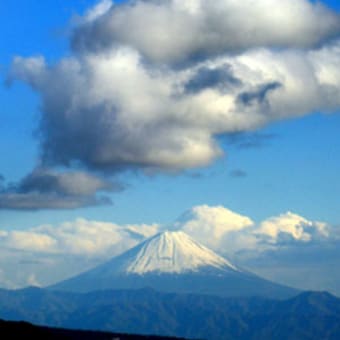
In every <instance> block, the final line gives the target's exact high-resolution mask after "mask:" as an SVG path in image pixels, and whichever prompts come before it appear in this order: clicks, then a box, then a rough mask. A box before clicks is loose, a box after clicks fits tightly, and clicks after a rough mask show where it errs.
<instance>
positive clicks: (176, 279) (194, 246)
mask: <svg viewBox="0 0 340 340" xmlns="http://www.w3.org/2000/svg"><path fill="white" fill-rule="evenodd" d="M48 288H49V289H53V290H59V291H70V292H77V293H86V292H91V291H98V290H111V289H115V290H117V289H141V288H152V289H155V290H158V291H164V292H172V293H192V294H208V295H217V296H224V297H245V296H262V297H270V298H287V297H291V296H294V295H296V294H297V293H298V291H297V290H295V289H293V288H290V287H286V286H282V285H279V284H276V283H273V282H271V281H268V280H265V279H263V278H260V277H258V276H256V275H254V274H252V273H250V272H248V271H245V270H242V269H241V268H238V267H237V266H235V265H233V264H232V263H231V262H229V261H228V260H226V259H225V258H224V257H221V256H219V255H218V254H216V253H214V252H213V251H212V250H210V249H208V248H206V247H205V246H203V245H201V244H199V243H198V242H196V241H195V240H193V239H192V238H191V237H190V236H188V235H187V234H185V233H184V232H181V231H173V232H170V231H166V232H163V233H160V234H157V235H155V236H153V237H151V238H149V239H147V240H146V241H144V242H143V243H141V244H139V245H137V246H135V247H134V248H132V249H130V250H128V251H127V252H125V253H123V254H121V255H119V256H117V257H114V258H112V259H111V260H109V261H108V262H106V263H104V264H102V265H99V266H98V267H95V268H94V269H91V270H89V271H87V272H84V273H82V274H80V275H78V276H75V277H73V278H70V279H67V280H65V281H62V282H60V283H57V284H55V285H53V286H50V287H48Z"/></svg>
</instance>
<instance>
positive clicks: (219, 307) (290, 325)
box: [0, 288, 340, 340]
mask: <svg viewBox="0 0 340 340" xmlns="http://www.w3.org/2000/svg"><path fill="white" fill-rule="evenodd" d="M0 318H2V319H6V320H26V321H29V322H32V323H35V324H40V325H48V326H58V327H65V328H72V329H92V330H103V331H113V332H119V333H130V334H131V333H135V334H155V335H163V336H166V335H169V336H178V337H185V338H193V339H197V338H198V339H209V340H210V339H213V340H219V339H223V340H225V339H227V340H228V339H247V340H248V339H250V340H251V339H261V340H262V339H266V340H267V339H268V340H270V339H275V340H277V339H278V340H280V339H282V340H283V339H284V340H286V339H289V340H301V339H315V340H316V339H317V340H320V339H322V340H328V339H334V340H338V339H340V299H338V298H336V297H334V296H332V295H330V294H328V293H316V292H306V293H302V294H300V295H298V296H296V297H294V298H291V299H288V300H270V299H266V298H258V297H257V298H255V297H252V298H250V297H246V298H221V297H215V296H210V295H193V294H175V293H162V292H156V291H154V290H151V289H142V290H125V291H98V292H91V293H86V294H77V293H66V292H55V291H49V290H45V289H38V288H29V289H24V290H19V291H7V290H0Z"/></svg>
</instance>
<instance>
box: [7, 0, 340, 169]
mask: <svg viewBox="0 0 340 340" xmlns="http://www.w3.org/2000/svg"><path fill="white" fill-rule="evenodd" d="M339 33H340V19H339V16H338V15H337V14H335V13H333V12H332V11H331V10H329V9H326V8H325V7H324V6H322V5H321V4H320V3H312V2H308V1H306V0H285V1H280V2H277V1H274V0H259V1H256V2H255V1H250V0H249V1H234V0H218V1H216V0H215V1H199V0H192V1H176V0H172V1H171V0H169V1H141V0H140V1H131V2H127V3H125V4H123V5H113V4H111V3H110V1H107V0H105V1H102V2H101V3H99V4H98V5H97V6H96V7H94V8H92V9H90V10H89V11H88V13H87V14H86V15H85V16H83V17H81V18H79V20H78V24H76V26H75V27H74V28H73V31H72V32H71V36H72V50H71V53H70V56H69V57H65V58H63V59H61V60H60V61H59V62H57V63H55V64H52V65H51V64H48V63H47V62H46V60H45V59H44V57H32V58H22V57H17V58H15V60H14V61H13V66H12V71H11V78H12V79H21V80H22V81H24V82H26V83H28V84H30V85H31V86H32V88H33V89H35V90H36V91H37V92H38V93H39V94H40V96H41V100H42V119H41V125H40V132H41V133H40V138H41V140H40V141H41V148H42V155H43V164H48V165H50V166H51V165H58V166H59V165H62V166H72V164H78V165H81V166H84V167H87V168H89V169H95V170H100V171H104V172H114V173H115V172H116V171H121V170H124V169H142V170H150V169H152V170H161V171H178V170H183V169H188V168H195V167H199V166H206V165H208V164H210V163H211V162H213V161H214V160H215V159H216V158H218V157H221V156H222V155H223V154H224V150H223V149H222V147H221V145H220V144H219V136H221V135H228V134H231V133H235V132H248V131H253V130H256V129H258V128H260V127H262V126H263V125H265V124H269V123H270V122H273V121H276V120H280V119H287V118H293V117H297V116H302V115H305V114H309V113H311V112H315V111H333V110H336V109H338V108H339V107H340V42H339V40H337V39H338V37H339ZM272 47H275V48H272Z"/></svg>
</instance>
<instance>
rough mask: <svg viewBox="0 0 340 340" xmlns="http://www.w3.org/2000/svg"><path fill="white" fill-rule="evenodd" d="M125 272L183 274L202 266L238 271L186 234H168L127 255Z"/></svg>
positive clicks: (153, 238) (157, 236)
mask: <svg viewBox="0 0 340 340" xmlns="http://www.w3.org/2000/svg"><path fill="white" fill-rule="evenodd" d="M126 255H127V256H126V261H123V262H124V264H125V265H124V266H123V267H122V268H121V270H122V271H126V272H128V273H135V274H145V273H151V272H162V273H183V272H187V271H197V270H199V268H201V267H214V268H218V269H222V270H236V271H237V270H238V269H237V268H236V267H235V266H233V265H232V264H231V263H230V262H228V261H227V260H226V259H224V258H223V257H221V256H219V255H217V254H216V253H214V252H213V251H212V250H210V249H208V248H206V247H204V246H203V245H201V244H199V243H198V242H196V241H194V240H193V239H192V238H191V237H189V236H188V235H187V234H185V233H184V232H182V231H171V232H170V231H166V232H163V233H161V234H158V235H156V236H154V237H152V238H151V239H149V240H147V241H145V242H143V243H142V244H141V245H139V246H137V247H136V248H134V249H133V251H132V252H128V253H127V254H126Z"/></svg>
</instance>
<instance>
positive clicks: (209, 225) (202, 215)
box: [175, 205, 254, 251]
mask: <svg viewBox="0 0 340 340" xmlns="http://www.w3.org/2000/svg"><path fill="white" fill-rule="evenodd" d="M253 224H254V222H253V221H252V220H251V219H250V218H248V217H246V216H242V215H239V214H237V213H234V212H233V211H231V210H229V209H227V208H225V207H222V206H216V207H210V206H207V205H202V206H196V207H193V208H192V209H191V210H189V211H187V212H186V213H184V214H183V215H182V216H181V217H180V218H179V219H178V220H177V221H176V223H175V228H176V229H180V230H182V231H184V232H185V233H187V234H188V235H191V236H192V237H193V238H194V239H196V240H198V241H199V242H201V243H203V244H205V245H206V246H208V247H210V248H213V249H215V250H219V251H221V250H224V249H223V247H224V242H225V238H226V237H227V236H228V234H230V233H233V232H235V231H241V230H243V229H247V228H249V227H251V226H252V225H253Z"/></svg>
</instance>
